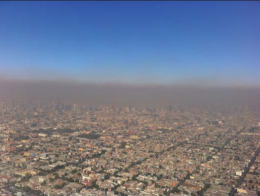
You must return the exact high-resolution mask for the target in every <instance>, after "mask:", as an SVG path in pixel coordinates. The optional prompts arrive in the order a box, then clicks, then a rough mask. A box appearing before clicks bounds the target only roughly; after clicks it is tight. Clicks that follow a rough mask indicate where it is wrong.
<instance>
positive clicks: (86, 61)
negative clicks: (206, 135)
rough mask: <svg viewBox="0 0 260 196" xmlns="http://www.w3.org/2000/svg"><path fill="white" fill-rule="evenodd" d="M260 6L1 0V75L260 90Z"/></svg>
mask: <svg viewBox="0 0 260 196" xmlns="http://www.w3.org/2000/svg"><path fill="white" fill-rule="evenodd" d="M259 10H260V3H259V2H246V1H244V2H232V1H231V2H223V1H219V2H210V1H207V2H174V1H172V2H167V1H165V2H160V1H152V2H134V1H133V2H129V1H128V2H93V1H92V2H73V1H70V2H29V1H28V2H0V77H6V78H13V79H33V80H35V79H46V80H53V79H58V80H59V79H71V80H81V81H92V82H93V81H94V82H121V83H137V84H138V83H163V84H169V83H170V84H171V83H179V82H180V83H194V82H201V83H214V84H221V85H222V84H225V85H258V86H260V55H259V54H260V38H259V37H260V36H259V35H260V25H259V24H260V12H259Z"/></svg>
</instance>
